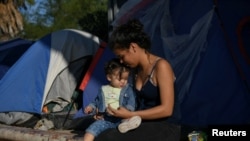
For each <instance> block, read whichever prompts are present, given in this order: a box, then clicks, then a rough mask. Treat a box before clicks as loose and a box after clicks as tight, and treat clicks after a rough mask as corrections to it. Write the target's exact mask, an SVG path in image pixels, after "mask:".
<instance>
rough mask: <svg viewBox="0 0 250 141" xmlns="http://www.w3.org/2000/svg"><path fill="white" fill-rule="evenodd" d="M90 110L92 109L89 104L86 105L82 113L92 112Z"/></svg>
mask: <svg viewBox="0 0 250 141" xmlns="http://www.w3.org/2000/svg"><path fill="white" fill-rule="evenodd" d="M92 111H93V108H92V107H90V106H87V107H86V108H85V109H84V113H85V114H90V113H92Z"/></svg>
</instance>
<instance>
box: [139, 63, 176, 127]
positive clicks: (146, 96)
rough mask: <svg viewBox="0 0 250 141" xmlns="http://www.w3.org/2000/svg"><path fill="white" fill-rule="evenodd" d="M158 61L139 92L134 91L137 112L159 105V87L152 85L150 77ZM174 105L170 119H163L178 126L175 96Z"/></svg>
mask: <svg viewBox="0 0 250 141" xmlns="http://www.w3.org/2000/svg"><path fill="white" fill-rule="evenodd" d="M159 60H160V58H159V59H158V60H156V62H155V64H154V66H153V67H152V70H151V73H150V75H149V76H148V79H147V81H146V82H145V84H144V85H143V86H142V88H141V90H137V89H135V92H136V94H137V98H138V108H137V109H138V110H144V109H149V108H152V107H155V106H157V105H160V91H159V87H158V86H155V85H153V84H152V80H151V79H152V75H153V72H154V69H155V65H156V64H157V62H158V61H159ZM175 98H176V99H175V104H174V111H173V114H172V116H171V117H168V118H165V120H166V121H169V122H171V123H176V124H179V121H180V109H179V102H178V100H177V97H176V96H175Z"/></svg>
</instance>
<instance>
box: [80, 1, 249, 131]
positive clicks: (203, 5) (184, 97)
mask: <svg viewBox="0 0 250 141" xmlns="http://www.w3.org/2000/svg"><path fill="white" fill-rule="evenodd" d="M249 4H250V2H249V1H247V0H243V1H241V2H236V1H234V0H220V1H216V0H215V1H211V0H203V1H199V0H193V1H192V2H190V1H184V0H128V1H127V2H125V3H124V5H123V6H122V7H121V8H120V9H119V12H118V13H117V15H115V19H114V22H113V24H112V26H113V27H116V26H118V25H120V24H122V23H125V22H126V21H128V20H129V19H131V18H138V19H139V20H140V21H141V22H142V23H143V24H144V27H145V31H146V32H147V33H148V34H149V35H150V37H151V40H152V50H151V51H152V52H153V53H155V54H157V55H159V56H161V57H164V58H166V59H167V60H168V61H169V62H170V63H171V65H172V66H173V69H174V72H175V75H176V78H177V79H176V96H177V98H178V102H179V103H180V106H181V109H180V113H181V123H182V124H183V125H191V126H201V127H204V126H208V125H214V124H217V125H218V124H219V125H221V124H222V125H223V124H247V123H250V111H249V110H248V109H249V108H250V103H249V100H250V92H249V88H250V73H249V72H250V67H249V65H248V64H247V62H246V60H245V59H244V58H243V56H242V53H241V52H240V50H239V47H238V41H237V35H236V32H235V31H236V28H237V25H238V23H239V22H240V20H241V19H242V18H244V17H246V16H249V15H250V10H249V8H248V7H247V5H249ZM244 33H245V32H244ZM244 35H245V34H244ZM247 39H249V34H248V35H247V36H244V39H243V40H244V41H245V42H247V43H245V44H249V40H247ZM107 54H110V55H112V53H111V52H107ZM246 54H247V53H246ZM248 54H249V53H248ZM107 56H108V55H107ZM103 58H104V57H103ZM103 60H107V59H106V58H105V59H103ZM103 60H100V61H103ZM97 66H98V65H97ZM96 69H97V70H96V71H99V73H100V74H96V75H93V78H92V79H91V80H90V82H89V85H88V86H87V88H86V90H85V92H83V95H84V97H85V98H84V99H83V100H85V104H86V103H88V100H87V99H91V98H93V97H95V94H96V93H95V92H94V91H93V92H90V91H88V88H90V89H91V90H94V89H96V87H99V86H100V85H101V84H102V83H104V82H105V81H104V80H102V81H101V80H100V79H99V77H100V78H101V73H102V72H100V68H99V67H97V68H96ZM97 75H100V76H98V77H97ZM97 78H98V79H97ZM91 87H92V88H91ZM86 100H87V101H86ZM83 106H84V105H83ZM77 115H78V116H76V117H79V116H83V115H84V114H83V113H81V111H79V113H78V114H77Z"/></svg>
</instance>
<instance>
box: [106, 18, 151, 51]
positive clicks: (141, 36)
mask: <svg viewBox="0 0 250 141" xmlns="http://www.w3.org/2000/svg"><path fill="white" fill-rule="evenodd" d="M132 42H133V43H137V44H138V45H139V46H140V47H141V48H144V49H146V50H147V51H149V50H150V47H151V42H150V38H149V37H148V35H147V34H146V33H145V32H144V30H143V24H142V23H141V22H140V21H139V20H137V19H132V20H129V21H128V22H127V23H126V24H123V25H120V26H118V27H116V28H115V29H114V31H113V32H112V34H111V36H110V38H109V47H110V48H111V50H114V49H115V48H117V47H119V48H123V49H128V48H129V46H130V43H132Z"/></svg>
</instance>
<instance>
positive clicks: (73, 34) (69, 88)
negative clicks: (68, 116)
mask: <svg viewBox="0 0 250 141" xmlns="http://www.w3.org/2000/svg"><path fill="white" fill-rule="evenodd" d="M14 42H15V43H16V45H13V46H12V48H11V49H12V51H11V52H12V54H15V52H16V54H19V55H12V54H10V53H8V54H7V53H5V52H6V51H5V50H6V49H10V47H8V46H10V45H11V44H12V41H10V42H6V44H4V43H3V44H0V45H1V46H0V49H1V51H3V52H4V51H5V52H4V53H3V54H5V56H6V57H8V55H9V58H10V59H4V58H3V57H5V56H2V54H1V60H7V61H11V59H13V58H14V57H18V58H16V59H15V61H12V63H11V64H9V65H8V69H7V70H6V72H5V73H4V74H3V76H2V78H1V79H0V97H1V98H0V112H1V113H4V112H25V113H34V114H35V113H36V114H42V113H43V112H42V108H43V106H44V105H46V104H48V103H51V102H53V103H56V104H55V106H54V107H53V109H52V110H51V111H50V112H59V111H61V110H63V109H64V107H65V106H67V105H68V104H69V103H70V102H71V97H72V94H73V92H74V91H75V89H76V87H77V85H78V83H79V82H80V80H81V77H82V75H83V74H84V72H85V71H86V70H87V68H88V64H89V62H90V60H91V59H92V57H93V55H94V54H95V52H96V50H97V49H98V48H99V44H100V42H101V40H100V39H99V38H98V37H96V36H94V35H92V34H90V33H87V32H84V31H80V30H73V29H65V30H59V31H56V32H53V33H50V34H48V35H46V36H44V37H43V38H41V39H39V40H37V41H36V42H34V43H32V44H31V43H30V42H28V41H24V40H16V41H14ZM20 42H24V44H22V43H20ZM22 45H25V47H26V48H25V50H24V49H23V51H20V49H22ZM23 48H24V47H23ZM1 53H2V52H1ZM6 57H5V58H6ZM2 58H3V59H2ZM7 61H1V65H5V66H6V63H5V62H7Z"/></svg>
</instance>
